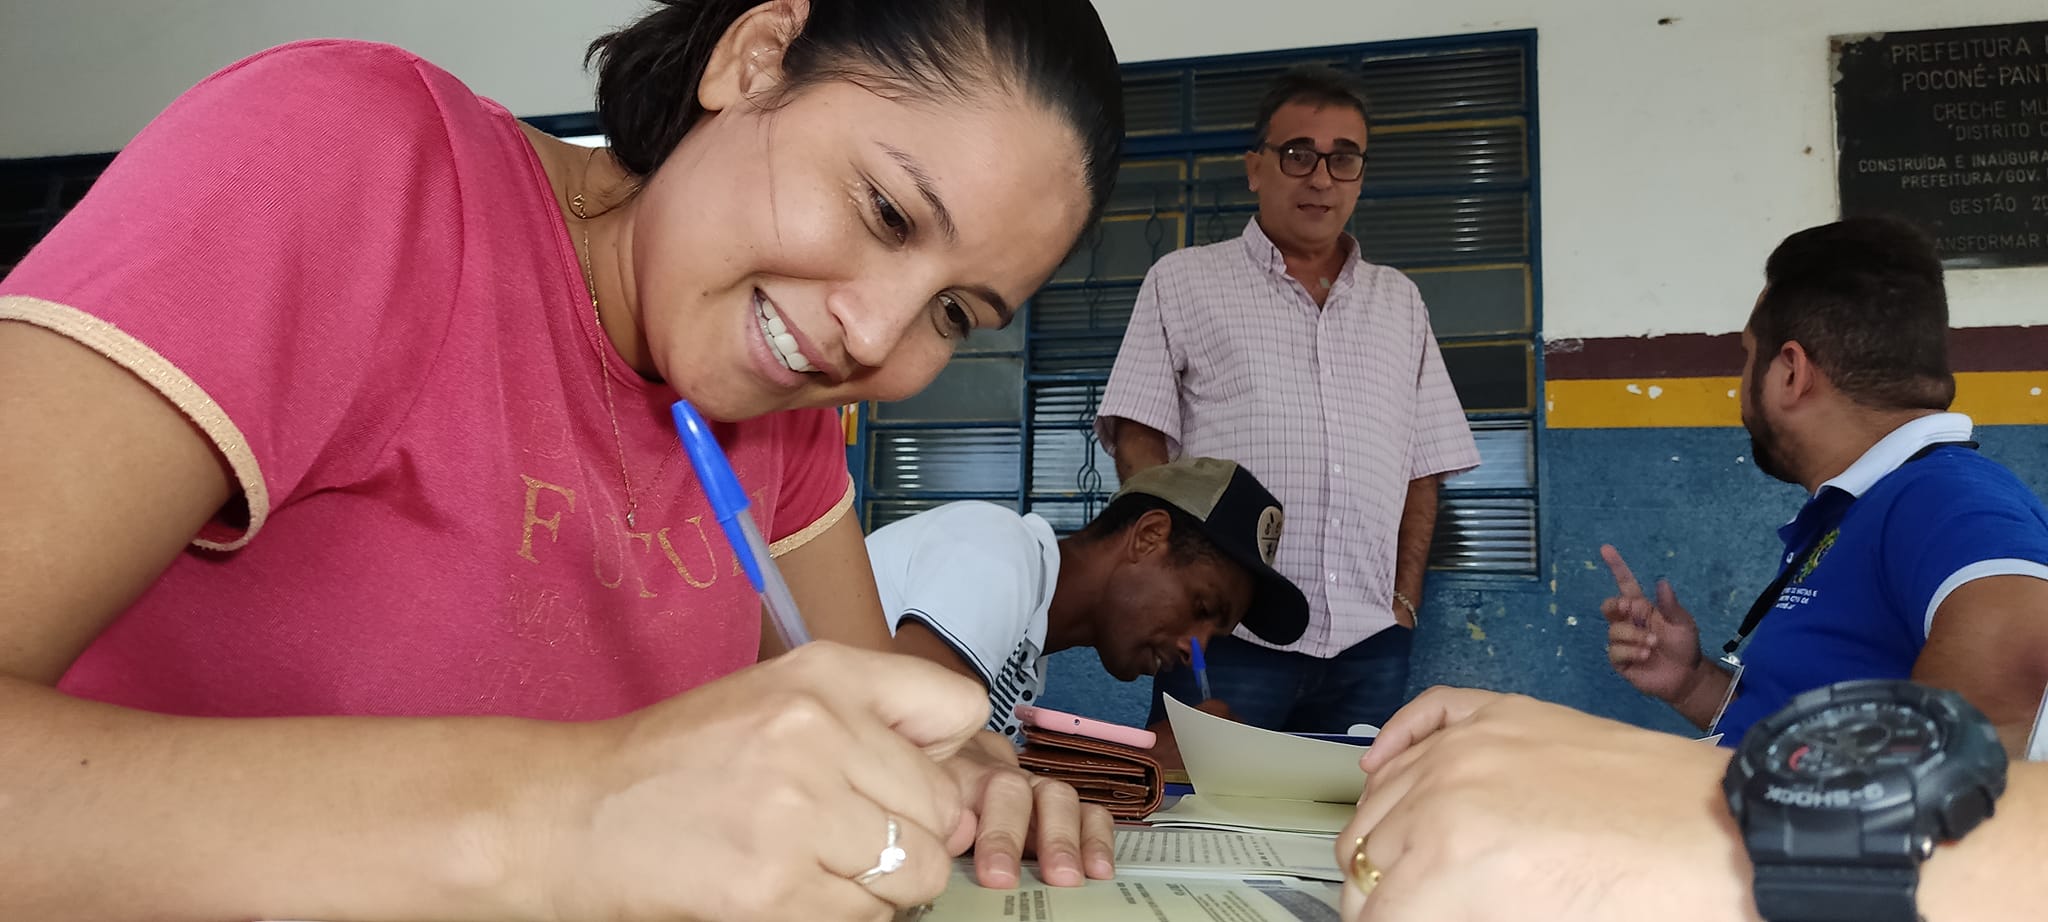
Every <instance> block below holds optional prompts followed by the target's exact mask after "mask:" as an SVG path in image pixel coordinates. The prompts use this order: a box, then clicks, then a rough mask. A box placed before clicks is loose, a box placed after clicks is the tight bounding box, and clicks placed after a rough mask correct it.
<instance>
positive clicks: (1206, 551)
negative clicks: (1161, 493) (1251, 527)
mask: <svg viewBox="0 0 2048 922" xmlns="http://www.w3.org/2000/svg"><path fill="white" fill-rule="evenodd" d="M1154 509H1159V510H1163V511H1164V512H1165V513H1166V517H1167V519H1168V520H1169V521H1170V522H1171V523H1172V528H1171V530H1170V531H1169V532H1168V533H1167V537H1166V556H1167V559H1168V560H1171V561H1173V565H1174V566H1176V567H1186V566H1192V565H1194V564H1198V563H1201V562H1202V561H1204V560H1206V559H1208V558H1210V557H1222V555H1223V552H1222V551H1220V550H1218V549H1217V547H1216V545H1215V544H1213V543H1211V542H1210V541H1209V536H1208V535H1207V534H1205V533H1204V532H1203V531H1202V523H1200V522H1197V521H1195V517H1194V516H1191V515H1189V514H1187V513H1186V512H1185V511H1183V510H1182V509H1181V508H1180V507H1179V506H1176V505H1174V504H1172V503H1169V502H1167V501H1166V500H1164V499H1161V498H1159V497H1157V496H1153V495H1152V494H1150V493H1126V494H1124V495H1122V496H1119V497H1117V498H1116V499H1113V500H1111V501H1110V503H1109V506H1108V507H1107V508H1105V509H1103V510H1102V513H1101V514H1100V515H1097V516H1096V517H1095V519H1094V520H1093V521H1091V522H1089V523H1088V524H1087V525H1086V526H1084V527H1083V528H1082V529H1081V530H1080V531H1079V532H1077V533H1076V534H1075V537H1077V538H1082V539H1084V540H1086V541H1088V542H1090V543H1093V542H1096V541H1101V540H1103V539H1105V538H1109V537H1111V536H1114V535H1117V534H1120V533H1121V532H1122V531H1123V530H1124V529H1126V528H1129V527H1131V524H1132V523H1134V522H1136V521H1138V519H1139V518H1140V517H1142V516H1143V515H1144V514H1145V513H1147V512H1151V511H1152V510H1154ZM1224 559H1228V558H1224Z"/></svg>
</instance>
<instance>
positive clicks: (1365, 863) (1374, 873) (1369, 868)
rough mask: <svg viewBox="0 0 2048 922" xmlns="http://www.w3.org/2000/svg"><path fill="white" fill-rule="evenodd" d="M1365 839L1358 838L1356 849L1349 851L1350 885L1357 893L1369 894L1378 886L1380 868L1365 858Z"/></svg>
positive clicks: (1363, 837) (1362, 837)
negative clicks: (1355, 888) (1354, 887)
mask: <svg viewBox="0 0 2048 922" xmlns="http://www.w3.org/2000/svg"><path fill="white" fill-rule="evenodd" d="M1365 839H1366V837H1365V836H1359V837H1358V845H1357V847H1355V848H1353V849H1352V850H1351V883H1352V884H1353V885H1354V886H1356V887H1357V888H1358V892H1360V893H1371V892H1372V891H1373V888H1374V887H1377V886H1379V885H1380V868H1379V865H1376V864H1373V863H1372V859H1371V858H1368V857H1366V856H1365Z"/></svg>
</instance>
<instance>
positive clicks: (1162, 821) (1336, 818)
mask: <svg viewBox="0 0 2048 922" xmlns="http://www.w3.org/2000/svg"><path fill="white" fill-rule="evenodd" d="M1354 809H1355V808H1354V807H1353V806H1352V805H1351V804H1327V803H1322V802H1320V801H1313V800H1275V799H1273V798H1270V797H1232V796H1230V795H1228V794H1218V795H1216V796H1214V797H1211V796H1209V795H1207V794H1199V793H1197V794H1188V795H1185V796H1183V797H1182V798H1181V799H1180V802H1178V803H1176V804H1174V805H1173V806H1171V807H1168V808H1166V809H1164V810H1161V811H1159V812H1157V813H1154V814H1152V815H1151V816H1148V817H1146V818H1145V822H1148V823H1151V824H1152V825H1153V826H1166V827H1172V826H1196V827H1203V828H1209V829H1256V830H1265V831H1271V832H1292V833H1303V834H1308V835H1318V836H1334V835H1336V834H1337V833H1340V832H1343V831H1344V824H1346V823H1349V822H1351V816H1352V812H1353V810H1354ZM1324 841H1326V842H1327V841H1328V840H1324Z"/></svg>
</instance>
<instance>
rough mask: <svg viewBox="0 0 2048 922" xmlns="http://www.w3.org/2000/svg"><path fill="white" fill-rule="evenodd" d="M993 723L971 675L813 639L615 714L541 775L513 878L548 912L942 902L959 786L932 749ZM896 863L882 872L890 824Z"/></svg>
mask: <svg viewBox="0 0 2048 922" xmlns="http://www.w3.org/2000/svg"><path fill="white" fill-rule="evenodd" d="M987 719H988V699H987V696H986V695H985V694H984V693H983V692H982V690H981V689H980V688H979V687H977V686H976V685H975V684H974V683H973V682H972V681H969V680H967V679H965V678H963V677H961V676H958V675H954V674H952V673H950V672H947V671H946V670H944V669H941V668H939V667H937V666H933V665H930V664H927V663H922V662H918V661H916V660H912V659H909V658H906V657H898V656H890V655H885V654H877V653H870V652H866V651H860V650H854V649H851V648H847V647H842V646H839V645H836V644H832V643H826V642H818V643H812V644H807V645H805V646H804V647H803V648H801V649H798V650H796V651H793V652H791V653H789V654H787V655H785V656H782V657H779V658H777V659H775V660H773V661H771V662H768V663H763V664H761V665H757V666H754V667H752V668H750V669H746V670H744V671H741V672H739V673H736V674H734V675H732V676H729V677H727V678H725V679H722V680H719V681H717V682H713V683H711V684H709V685H705V686H702V687H700V688H698V689H696V690H694V691H691V692H689V693H687V694H684V695H681V696H679V697H677V698H674V699H671V700H669V701H666V702H663V703H661V704H658V705H655V706H653V707H649V708H646V709H644V710H641V711H638V712H635V713H633V714H629V715H627V716H625V717H621V718H618V719H615V720H610V721H604V722H601V723H595V724H589V725H585V726H582V727H578V728H575V730H574V731H573V732H576V733H579V734H582V737H581V738H582V740H583V741H584V742H585V743H587V744H588V745H584V746H580V747H577V748H576V749H575V750H573V752H574V754H575V756H576V757H577V758H575V759H574V760H573V762H572V763H571V764H561V765H553V766H549V767H547V768H546V769H545V770H544V774H546V775H547V776H548V778H549V783H545V784H543V785H541V791H542V793H541V794H540V795H539V797H538V798H537V799H538V801H539V804H540V806H539V807H538V809H539V810H540V811H541V814H540V819H541V820H542V822H541V824H540V825H539V826H538V827H537V828H534V829H531V830H529V829H526V828H522V827H521V826H519V825H518V824H519V823H520V822H521V821H522V820H527V819H532V817H531V816H528V817H520V816H514V817H511V818H509V821H510V822H511V823H513V824H514V826H513V829H514V839H513V841H514V843H515V844H514V845H513V847H512V854H510V855H509V856H507V870H508V872H509V873H510V874H511V875H512V876H514V882H513V884H512V886H514V887H515V888H525V887H528V886H530V884H527V883H522V882H521V879H522V878H523V880H524V881H527V882H533V883H538V884H540V886H539V888H538V890H537V892H532V893H530V894H528V895H529V896H530V897H531V898H532V900H533V901H537V905H538V908H539V910H540V911H539V912H538V913H537V915H538V916H539V917H540V918H548V919H554V918H561V919H598V918H635V919H637V918H687V919H720V920H749V919H887V918H890V917H891V915H892V914H893V913H894V911H895V910H896V909H897V908H900V907H906V906H913V905H917V904H919V903H923V902H926V901H929V900H931V899H932V898H934V897H936V896H937V895H938V894H939V892H940V891H941V890H943V889H944V887H945V884H946V880H947V878H948V876H949V874H950V870H951V850H950V849H949V848H948V839H949V838H955V837H957V835H958V834H959V831H960V830H961V829H962V827H963V826H964V825H965V817H964V816H963V813H962V809H961V803H960V791H959V787H958V785H957V784H956V783H955V782H954V780H953V779H952V778H950V777H948V775H947V773H946V772H945V771H944V770H942V769H941V768H940V767H939V764H938V762H936V761H935V760H940V759H946V758H949V757H951V756H953V755H954V754H955V753H957V752H958V751H959V750H960V749H961V747H962V746H963V745H964V744H966V743H967V742H968V740H969V739H970V738H971V737H972V736H973V735H974V733H975V731H976V730H977V729H979V728H980V727H981V726H982V725H983V723H985V722H986V721H987ZM891 820H893V821H894V822H895V825H896V827H897V829H898V839H897V841H896V842H895V843H894V844H896V845H899V846H900V847H901V848H902V850H903V856H904V862H903V864H902V866H901V868H900V869H899V870H895V871H893V872H890V873H884V874H881V875H879V876H876V877H874V878H873V879H872V880H871V882H869V883H867V884H865V885H863V884H861V883H857V882H856V881H855V880H854V878H856V877H860V876H862V874H863V873H864V872H867V871H870V870H872V869H875V868H877V866H878V864H880V863H885V862H881V860H880V857H881V855H882V853H883V850H884V848H885V846H886V845H888V844H891V843H889V842H888V841H887V835H888V829H889V825H890V821H891Z"/></svg>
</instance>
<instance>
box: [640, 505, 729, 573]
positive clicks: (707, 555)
mask: <svg viewBox="0 0 2048 922" xmlns="http://www.w3.org/2000/svg"><path fill="white" fill-rule="evenodd" d="M684 521H686V522H688V523H690V526H691V527H693V528H695V529H696V530H697V543H698V544H700V545H703V547H704V562H705V563H706V564H708V566H706V567H705V570H706V572H709V573H710V574H711V578H710V579H698V578H697V576H696V574H694V573H691V572H690V568H689V567H688V566H686V565H685V564H684V563H683V558H682V556H681V555H679V554H677V553H676V548H675V545H673V544H670V543H669V540H668V529H667V528H663V529H662V530H661V531H659V532H657V533H655V540H657V541H660V542H661V552H662V553H663V554H664V555H667V557H668V562H669V565H670V566H672V567H674V568H675V570H676V573H677V575H679V576H681V577H682V578H683V582H686V583H689V584H690V586H691V587H692V588H695V589H709V588H711V586H712V585H713V584H716V583H717V582H718V553H717V552H716V551H715V550H714V549H713V548H712V547H711V536H709V535H707V534H705V533H704V517H703V516H701V515H693V516H691V517H689V518H687V519H684Z"/></svg>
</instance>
